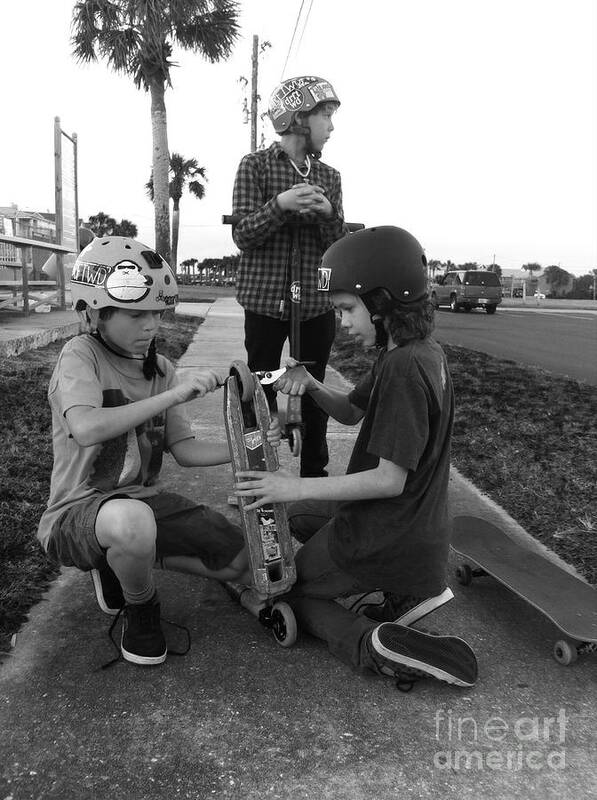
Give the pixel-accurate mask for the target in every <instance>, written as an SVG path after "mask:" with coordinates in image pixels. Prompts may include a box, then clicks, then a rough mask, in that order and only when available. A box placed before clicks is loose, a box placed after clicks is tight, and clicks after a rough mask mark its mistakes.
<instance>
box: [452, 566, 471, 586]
mask: <svg viewBox="0 0 597 800" xmlns="http://www.w3.org/2000/svg"><path fill="white" fill-rule="evenodd" d="M456 577H457V578H458V582H459V583H461V584H462V585H463V586H470V585H471V583H472V582H473V571H472V569H471V568H470V567H469V565H468V564H461V565H460V566H459V567H457V569H456Z"/></svg>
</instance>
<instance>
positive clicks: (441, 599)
mask: <svg viewBox="0 0 597 800" xmlns="http://www.w3.org/2000/svg"><path fill="white" fill-rule="evenodd" d="M453 599H454V592H453V591H452V590H451V589H450V587H449V586H448V587H447V588H446V589H444V591H443V592H442V593H441V594H438V595H437V596H436V597H429V598H427V600H423V602H422V603H419V605H418V606H415V607H414V608H411V609H410V610H409V611H407V612H406V613H405V614H403V615H402V616H401V617H398V618H397V619H395V620H394V622H396V623H398V624H399V625H405V626H406V627H408V626H409V625H413V624H414V623H415V622H418V621H419V620H420V619H423V617H426V616H427V614H431V612H432V611H435V610H436V609H437V608H440V607H441V606H443V605H445V604H446V603H449V602H450V600H453Z"/></svg>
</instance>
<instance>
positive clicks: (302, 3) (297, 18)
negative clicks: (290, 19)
mask: <svg viewBox="0 0 597 800" xmlns="http://www.w3.org/2000/svg"><path fill="white" fill-rule="evenodd" d="M304 5H305V0H301V7H300V8H299V12H298V14H297V15H296V22H295V23H294V30H293V32H292V39H291V40H290V44H289V45H288V53H286V61H285V62H284V66H283V68H282V74H281V75H280V80H284V73H285V72H286V67H287V66H288V59H289V58H290V51H291V50H292V45H293V43H294V37H295V36H296V31H297V28H298V24H299V20H300V18H301V14H302V13H303V6H304Z"/></svg>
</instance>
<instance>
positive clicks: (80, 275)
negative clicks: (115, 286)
mask: <svg viewBox="0 0 597 800" xmlns="http://www.w3.org/2000/svg"><path fill="white" fill-rule="evenodd" d="M109 274H110V267H106V266H104V264H92V263H91V262H89V261H77V262H75V266H74V267H73V272H72V275H71V278H70V279H71V282H72V283H86V284H87V285H88V286H102V285H103V283H104V281H105V280H106V278H107V276H108V275H109Z"/></svg>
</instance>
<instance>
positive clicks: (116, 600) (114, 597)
mask: <svg viewBox="0 0 597 800" xmlns="http://www.w3.org/2000/svg"><path fill="white" fill-rule="evenodd" d="M91 577H92V579H93V587H94V589H95V596H96V597H97V602H98V604H99V607H100V608H101V610H102V611H103V612H104V613H105V614H110V615H111V616H113V617H115V616H116V614H118V612H119V611H120V609H121V608H122V607H123V606H124V595H123V594H122V586H121V585H120V581H119V580H118V578H117V577H116V575H115V574H114V572H113V571H112V569H111V568H110V567H109V566H108V564H106V565H105V566H104V567H102V568H101V569H92V570H91Z"/></svg>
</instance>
